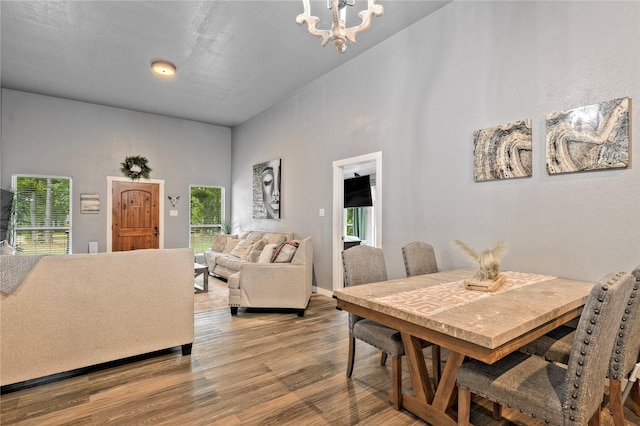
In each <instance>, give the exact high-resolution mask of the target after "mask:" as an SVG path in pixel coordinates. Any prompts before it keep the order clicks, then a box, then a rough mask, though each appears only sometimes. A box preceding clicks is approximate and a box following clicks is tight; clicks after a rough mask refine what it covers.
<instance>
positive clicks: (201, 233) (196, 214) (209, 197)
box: [189, 185, 224, 253]
mask: <svg viewBox="0 0 640 426" xmlns="http://www.w3.org/2000/svg"><path fill="white" fill-rule="evenodd" d="M189 194H190V200H191V201H190V204H189V215H190V219H189V247H191V248H192V249H193V250H194V251H195V252H196V253H204V252H205V251H206V250H207V249H209V248H211V242H212V241H213V234H219V233H220V232H221V231H222V223H223V222H224V188H222V187H218V186H196V185H191V186H190V187H189Z"/></svg>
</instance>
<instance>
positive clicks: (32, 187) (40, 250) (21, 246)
mask: <svg viewBox="0 0 640 426" xmlns="http://www.w3.org/2000/svg"><path fill="white" fill-rule="evenodd" d="M12 187H13V191H14V193H15V195H14V202H13V212H12V221H11V223H12V225H11V230H10V235H11V238H10V242H11V243H12V244H13V246H14V248H15V249H16V250H18V251H20V252H21V254H29V255H36V254H70V253H71V229H72V228H71V217H72V214H71V205H72V203H71V200H72V197H71V188H72V185H71V178H70V177H60V176H34V175H31V176H29V175H13V177H12Z"/></svg>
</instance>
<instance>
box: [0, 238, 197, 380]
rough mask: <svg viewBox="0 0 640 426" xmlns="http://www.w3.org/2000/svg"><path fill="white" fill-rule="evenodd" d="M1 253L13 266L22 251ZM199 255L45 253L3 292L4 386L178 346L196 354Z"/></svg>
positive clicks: (0, 354) (0, 353) (0, 345)
mask: <svg viewBox="0 0 640 426" xmlns="http://www.w3.org/2000/svg"><path fill="white" fill-rule="evenodd" d="M3 257H4V258H5V259H2V266H3V268H9V267H10V266H11V264H12V263H15V258H17V257H21V256H3ZM11 258H13V259H11ZM193 260H194V258H193V250H192V249H162V250H137V251H131V252H117V253H96V254H72V255H52V256H44V257H42V258H40V259H39V260H38V261H37V263H35V265H34V266H33V267H32V268H31V269H30V271H29V272H28V273H27V274H26V277H25V278H24V279H23V280H22V281H21V283H20V284H19V286H18V287H17V288H16V289H15V291H13V292H12V293H11V294H8V295H7V294H3V293H0V360H1V363H0V385H2V386H5V385H9V384H15V383H18V382H22V381H25V380H30V379H35V378H40V377H44V376H48V375H52V374H56V373H61V372H66V371H70V370H75V369H78V368H82V367H87V366H91V365H96V364H100V363H104V362H108V361H113V360H118V359H122V358H127V357H130V356H134V355H140V354H145V353H149V352H153V351H157V350H161V349H166V348H171V347H175V346H182V351H183V354H189V353H191V345H192V343H193V337H194V322H193V321H194V315H193V291H194V290H193V289H194V287H193V274H194V270H193Z"/></svg>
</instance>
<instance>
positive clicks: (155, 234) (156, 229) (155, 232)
mask: <svg viewBox="0 0 640 426" xmlns="http://www.w3.org/2000/svg"><path fill="white" fill-rule="evenodd" d="M153 231H154V232H153V235H154V236H156V237H157V236H158V227H157V226H154V227H153Z"/></svg>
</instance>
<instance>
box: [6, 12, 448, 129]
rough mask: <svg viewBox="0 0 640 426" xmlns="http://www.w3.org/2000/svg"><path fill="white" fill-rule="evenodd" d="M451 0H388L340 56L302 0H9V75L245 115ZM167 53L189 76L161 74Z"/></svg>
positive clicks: (185, 111) (94, 96)
mask: <svg viewBox="0 0 640 426" xmlns="http://www.w3.org/2000/svg"><path fill="white" fill-rule="evenodd" d="M362 2H363V0H360V3H362ZM364 3H366V2H364ZM447 3H449V1H429V0H422V1H418V0H414V1H406V0H379V1H378V4H382V5H383V6H384V8H385V14H384V16H382V17H379V18H376V17H374V18H373V22H372V25H371V28H370V29H369V30H367V31H365V32H363V33H360V34H358V37H357V44H356V45H349V48H348V50H347V52H346V53H345V54H343V55H339V54H338V53H337V52H336V49H335V47H334V46H333V45H327V46H326V47H324V48H323V47H322V46H321V43H320V39H318V38H315V37H312V36H310V35H309V34H308V33H307V30H306V27H300V26H298V25H296V23H295V18H296V16H297V15H298V14H299V13H301V12H302V3H301V2H300V1H298V0H295V1H294V0H286V1H267V0H262V1H244V0H235V1H233V0H209V1H31V0H29V1H7V0H2V1H1V2H0V14H1V15H0V17H1V22H0V25H1V27H0V30H1V50H0V54H1V58H0V77H1V83H2V87H4V88H8V89H15V90H23V91H28V92H33V93H40V94H44V95H50V96H57V97H62V98H67V99H74V100H79V101H85V102H92V103H97V104H102V105H108V106H113V107H119V108H127V109H132V110H137V111H144V112H150V113H155V114H162V115H168V116H173V117H179V118H185V119H190V120H196V121H202V122H206V123H212V124H218V125H224V126H234V125H237V124H239V123H242V122H244V121H246V120H248V119H249V118H251V117H252V116H254V115H256V114H258V113H259V112H261V111H263V110H265V109H266V108H268V107H269V106H271V105H273V104H274V103H277V102H278V101H280V100H282V99H284V98H286V97H287V96H289V95H290V94H291V93H293V92H294V91H295V90H297V89H299V88H300V87H302V86H304V85H305V84H307V83H309V82H311V81H313V80H315V79H317V78H318V77H320V76H321V75H323V74H325V73H327V72H329V71H331V70H332V69H334V68H336V67H338V66H340V65H341V64H343V63H345V62H346V61H348V60H350V59H353V58H354V57H355V56H357V55H358V54H360V53H362V52H363V51H365V50H367V49H369V48H370V47H372V46H374V45H376V44H377V43H380V42H381V41H383V40H384V39H386V38H388V37H390V36H391V35H393V34H395V33H396V32H398V31H400V30H402V29H403V28H405V27H407V26H409V25H411V24H413V23H414V22H416V21H418V20H419V19H421V18H423V17H425V16H426V15H428V14H430V13H432V12H434V11H435V10H437V9H439V8H440V7H442V6H443V5H445V4H447ZM365 7H366V6H365ZM357 10H358V5H357V4H356V6H354V8H350V9H349V13H350V16H351V18H354V15H355V13H357ZM316 12H317V13H316ZM312 14H313V15H320V14H323V15H325V16H326V17H327V19H323V20H322V21H323V25H322V27H323V28H325V27H328V25H327V24H325V23H324V22H328V12H327V10H326V2H325V1H324V0H323V1H315V0H314V1H312ZM323 17H324V16H323ZM356 20H357V18H356ZM355 22H357V21H353V20H352V21H349V18H348V20H347V24H348V25H353V24H354V23H355ZM157 59H166V60H169V61H172V62H173V63H174V64H175V65H176V66H177V68H178V73H177V75H176V76H175V77H174V78H173V79H167V78H162V77H158V76H155V75H153V74H152V73H151V71H150V67H149V65H150V63H151V62H152V61H154V60H157Z"/></svg>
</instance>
